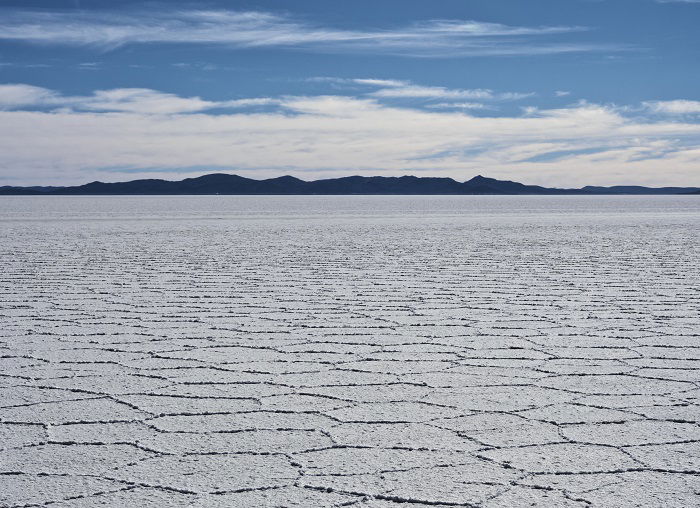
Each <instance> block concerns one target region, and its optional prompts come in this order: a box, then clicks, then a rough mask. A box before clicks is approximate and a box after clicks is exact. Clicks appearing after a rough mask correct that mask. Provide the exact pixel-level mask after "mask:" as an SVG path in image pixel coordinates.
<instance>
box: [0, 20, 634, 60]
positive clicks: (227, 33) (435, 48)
mask: <svg viewBox="0 0 700 508" xmlns="http://www.w3.org/2000/svg"><path fill="white" fill-rule="evenodd" d="M2 14H3V15H2V21H0V40H2V39H5V40H17V41H25V42H30V43H38V44H52V45H56V44H63V45H73V46H97V47H101V48H106V49H110V48H115V47H119V46H122V45H126V44H144V43H188V44H217V45H225V46H229V47H232V48H256V47H258V48H260V47H283V48H284V47H286V48H298V49H307V50H314V51H321V52H361V53H367V52H373V53H375V54H379V53H381V54H395V55H403V56H413V57H441V58H449V57H458V56H499V55H502V56H507V55H543V54H556V53H570V52H585V51H610V50H612V51H614V50H622V49H625V48H623V47H622V46H619V45H614V44H583V43H580V44H579V43H567V42H562V41H551V40H547V39H546V37H547V36H551V35H557V34H559V35H561V34H566V33H570V32H580V31H583V30H585V28H582V27H576V26H563V27H558V26H554V27H547V26H545V27H518V26H507V25H502V24H497V23H484V22H478V21H454V20H432V21H426V22H424V23H419V24H414V25H410V26H407V27H402V28H394V29H382V30H366V31H362V30H345V29H337V28H330V27H322V26H316V25H313V24H310V23H305V22H300V21H296V20H293V19H291V18H288V17H285V16H282V15H277V14H271V13H266V12H242V11H225V10H188V11H174V12H167V11H143V12H134V13H132V14H120V13H116V12H110V13H104V12H102V13H100V12H83V13H76V12H61V11H58V12H44V11H16V10H9V9H5V10H4V11H3V12H2ZM543 37H544V38H545V39H543Z"/></svg>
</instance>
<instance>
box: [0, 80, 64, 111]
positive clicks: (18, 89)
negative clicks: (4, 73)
mask: <svg viewBox="0 0 700 508" xmlns="http://www.w3.org/2000/svg"><path fill="white" fill-rule="evenodd" d="M55 95H56V94H55V93H54V92H52V91H51V90H47V89H46V88H41V87H38V86H32V85H23V84H7V85H0V109H12V108H18V107H23V106H32V105H36V104H39V103H44V102H47V101H51V100H53V98H54V97H55Z"/></svg>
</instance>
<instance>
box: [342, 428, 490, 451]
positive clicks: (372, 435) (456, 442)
mask: <svg viewBox="0 0 700 508" xmlns="http://www.w3.org/2000/svg"><path fill="white" fill-rule="evenodd" d="M329 433H330V435H331V436H332V437H333V440H334V441H335V442H336V443H338V444H339V445H343V446H369V447H376V448H381V447H385V448H392V447H396V448H416V449H428V450H450V451H474V450H477V449H479V448H481V447H480V446H479V445H477V444H474V443H473V442H471V441H469V440H467V439H463V438H461V437H459V436H458V435H457V434H456V433H454V432H451V431H449V430H445V429H440V428H437V427H435V426H433V425H426V424H422V423H408V424H405V423H343V424H340V425H336V426H335V427H333V428H332V429H330V431H329Z"/></svg>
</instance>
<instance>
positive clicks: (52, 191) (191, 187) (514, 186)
mask: <svg viewBox="0 0 700 508" xmlns="http://www.w3.org/2000/svg"><path fill="white" fill-rule="evenodd" d="M698 192H700V187H660V188H652V187H641V186H619V185H618V186H614V187H595V186H586V187H583V188H581V189H558V188H549V187H541V186H539V185H525V184H522V183H518V182H511V181H508V180H496V179H494V178H487V177H484V176H481V175H479V176H475V177H474V178H472V179H471V180H467V181H466V182H458V181H456V180H454V179H452V178H438V177H417V176H399V177H395V176H346V177H341V178H329V179H325V180H315V181H310V182H307V181H305V180H300V179H299V178H295V177H293V176H280V177H277V178H269V179H267V180H254V179H252V178H245V177H242V176H238V175H229V174H223V173H213V174H209V175H204V176H200V177H197V178H185V179H184V180H180V181H171V180H160V179H144V180H132V181H130V182H115V183H104V182H91V183H87V184H85V185H76V186H72V187H40V186H35V187H10V186H5V187H0V195H42V196H46V195H53V196H72V195H192V194H194V195H198V194H199V195H207V194H228V195H236V194H239V195H265V194H268V195H313V194H321V195H342V194H362V195H390V194H401V195H421V194H424V195H440V194H446V195H471V194H507V195H508V194H509V195H523V194H549V195H557V194H561V195H563V194H579V195H582V194H692V193H698Z"/></svg>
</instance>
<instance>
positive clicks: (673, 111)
mask: <svg viewBox="0 0 700 508" xmlns="http://www.w3.org/2000/svg"><path fill="white" fill-rule="evenodd" d="M643 106H644V107H646V108H647V109H648V110H650V111H653V112H654V113H664V114H667V115H693V114H695V115H697V114H700V101H688V100H675V101H653V102H645V103H643Z"/></svg>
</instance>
